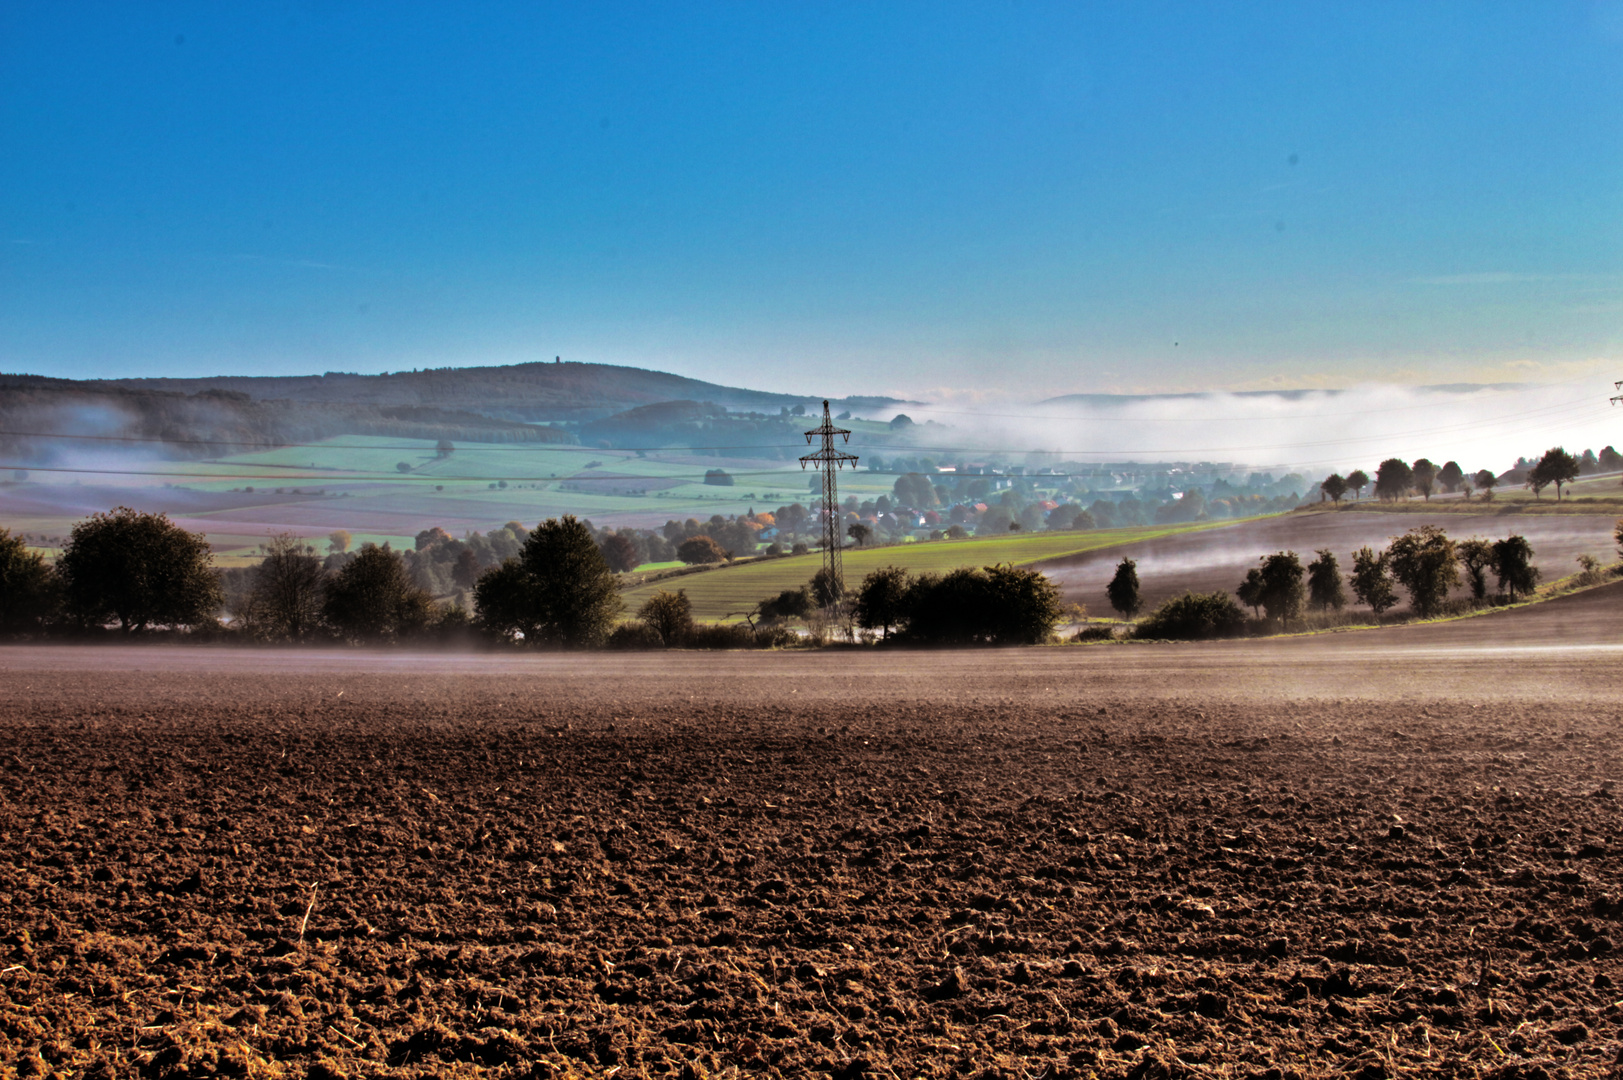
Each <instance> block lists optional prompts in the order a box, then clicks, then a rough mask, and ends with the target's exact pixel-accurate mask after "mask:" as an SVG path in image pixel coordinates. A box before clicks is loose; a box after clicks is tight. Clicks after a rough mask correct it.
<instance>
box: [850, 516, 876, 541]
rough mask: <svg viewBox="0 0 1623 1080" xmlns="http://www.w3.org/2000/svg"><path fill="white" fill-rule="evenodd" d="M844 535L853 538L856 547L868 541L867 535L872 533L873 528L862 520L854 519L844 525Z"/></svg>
mask: <svg viewBox="0 0 1623 1080" xmlns="http://www.w3.org/2000/svg"><path fill="white" fill-rule="evenodd" d="M845 535H847V536H849V537H850V538H851V539H853V540H855V541H856V542H857V547H861V546H862V545H863V544H866V543H867V542H868V537H870V536H872V535H873V530H872V529H870V528H868V526H866V525H864V524H862V522H860V521H856V522H852V523H851V524H850V525H847V526H846V528H845Z"/></svg>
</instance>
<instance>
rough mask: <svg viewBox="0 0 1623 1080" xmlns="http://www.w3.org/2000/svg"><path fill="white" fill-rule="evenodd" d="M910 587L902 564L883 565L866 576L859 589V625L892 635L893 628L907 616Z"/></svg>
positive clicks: (857, 616)
mask: <svg viewBox="0 0 1623 1080" xmlns="http://www.w3.org/2000/svg"><path fill="white" fill-rule="evenodd" d="M907 589H908V577H907V571H906V570H903V569H902V568H901V567H899V566H882V567H880V568H879V569H878V570H875V571H873V572H872V573H870V574H869V575H868V576H867V577H865V578H863V579H862V587H861V588H859V589H858V590H857V603H856V619H857V625H858V626H860V627H862V628H863V629H864V630H882V631H884V634H885V636H886V637H889V636H890V632H891V628H892V627H895V626H897V625H899V624H900V623H902V622H904V621H905V620H906V617H907Z"/></svg>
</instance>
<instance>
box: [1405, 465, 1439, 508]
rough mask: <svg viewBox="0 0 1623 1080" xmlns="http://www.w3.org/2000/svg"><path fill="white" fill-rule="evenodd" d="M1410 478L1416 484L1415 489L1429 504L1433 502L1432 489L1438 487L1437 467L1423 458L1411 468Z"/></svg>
mask: <svg viewBox="0 0 1623 1080" xmlns="http://www.w3.org/2000/svg"><path fill="white" fill-rule="evenodd" d="M1409 476H1410V479H1411V480H1412V481H1413V482H1414V486H1415V489H1416V490H1417V491H1419V492H1420V494H1421V495H1422V496H1423V497H1424V498H1425V500H1426V501H1427V502H1431V492H1432V489H1433V488H1435V487H1436V486H1437V466H1435V465H1433V464H1432V463H1431V462H1430V461H1429V460H1427V459H1426V458H1421V459H1420V460H1419V461H1416V462H1415V463H1414V465H1413V467H1411V468H1410V470H1409Z"/></svg>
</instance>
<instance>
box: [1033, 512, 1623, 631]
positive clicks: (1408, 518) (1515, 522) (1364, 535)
mask: <svg viewBox="0 0 1623 1080" xmlns="http://www.w3.org/2000/svg"><path fill="white" fill-rule="evenodd" d="M1512 505H1514V504H1512ZM1617 520H1618V519H1617V516H1616V514H1571V515H1566V516H1562V517H1555V516H1550V517H1536V516H1532V515H1528V514H1519V513H1517V514H1494V513H1488V514H1464V513H1459V512H1454V513H1447V512H1438V513H1436V514H1425V513H1402V514H1383V513H1341V514H1337V513H1303V512H1298V513H1293V514H1280V515H1277V516H1275V517H1267V518H1261V519H1259V520H1257V521H1248V522H1243V523H1241V524H1238V525H1233V526H1229V527H1227V528H1222V529H1213V530H1211V531H1209V532H1194V533H1188V534H1180V535H1177V536H1169V537H1165V538H1163V539H1158V540H1145V541H1140V542H1138V543H1133V544H1123V545H1120V546H1118V547H1112V548H1109V549H1104V550H1100V551H1092V552H1087V553H1084V554H1081V555H1071V556H1066V557H1065V558H1061V559H1051V560H1047V561H1044V562H1040V563H1037V564H1036V566H1037V569H1039V570H1042V571H1043V572H1044V573H1046V574H1047V575H1048V576H1049V577H1050V578H1052V579H1053V580H1054V581H1055V583H1056V584H1058V585H1059V586H1060V588H1061V590H1062V591H1063V592H1064V594H1065V598H1066V599H1067V600H1071V601H1075V602H1077V603H1080V604H1086V605H1087V606H1088V608H1089V610H1091V611H1093V612H1094V613H1095V614H1101V615H1108V614H1110V601H1109V600H1108V599H1107V598H1106V596H1105V585H1106V584H1108V583H1109V581H1110V578H1111V576H1112V575H1113V574H1115V572H1116V564H1117V563H1119V562H1121V560H1122V557H1123V556H1127V557H1130V558H1132V559H1134V560H1136V561H1137V563H1138V578H1139V581H1140V583H1141V585H1142V595H1143V599H1144V609H1145V610H1146V611H1153V610H1155V608H1156V607H1157V606H1159V605H1160V604H1161V603H1162V602H1163V601H1166V600H1169V599H1171V598H1172V597H1174V596H1179V595H1181V594H1183V593H1184V592H1186V591H1194V592H1219V591H1221V592H1228V593H1232V592H1233V591H1234V590H1235V588H1236V587H1238V586H1239V584H1240V582H1241V581H1243V580H1244V579H1245V574H1246V571H1247V570H1249V569H1251V568H1252V567H1253V566H1256V565H1257V563H1258V560H1259V559H1261V558H1262V557H1263V556H1264V555H1272V554H1273V553H1274V552H1276V551H1294V552H1296V553H1297V554H1298V555H1300V556H1301V558H1302V565H1304V566H1306V565H1307V564H1308V563H1309V562H1311V561H1312V560H1313V558H1314V555H1313V553H1314V552H1315V551H1317V550H1318V549H1320V548H1329V549H1330V550H1331V551H1333V552H1335V555H1336V558H1337V559H1338V560H1340V562H1341V571H1342V573H1343V575H1346V574H1350V573H1351V572H1352V555H1353V552H1355V551H1357V550H1358V549H1359V548H1361V547H1363V546H1364V545H1365V544H1368V545H1369V546H1370V547H1372V548H1374V549H1376V550H1377V551H1379V550H1380V549H1381V548H1384V547H1385V546H1386V545H1387V544H1388V543H1389V542H1390V541H1391V539H1392V538H1393V537H1395V536H1401V535H1402V534H1403V533H1404V532H1405V531H1406V530H1408V529H1412V528H1415V527H1416V526H1419V525H1438V526H1441V527H1442V528H1443V529H1444V530H1446V531H1447V533H1448V535H1449V536H1451V537H1453V538H1454V539H1455V540H1465V539H1468V538H1470V537H1473V536H1480V537H1484V538H1486V539H1489V540H1502V539H1504V538H1505V537H1506V536H1509V535H1511V534H1512V533H1518V534H1520V535H1522V536H1525V537H1527V539H1528V542H1529V543H1531V544H1532V545H1533V551H1534V555H1533V562H1534V563H1535V564H1536V565H1537V566H1538V567H1539V569H1540V570H1541V571H1542V572H1543V575H1544V580H1546V581H1553V580H1555V579H1556V578H1561V577H1565V576H1567V575H1568V574H1575V573H1577V572H1578V564H1577V561H1576V560H1577V558H1578V556H1579V555H1593V556H1595V557H1596V558H1598V559H1600V560H1601V561H1602V562H1611V561H1612V560H1613V559H1615V558H1616V549H1617V542H1616V541H1615V540H1614V539H1613V537H1612V532H1613V530H1614V529H1615V528H1616V524H1617ZM1399 595H1400V596H1401V595H1403V594H1402V593H1401V592H1400V593H1399ZM1454 595H1455V596H1458V597H1464V596H1467V595H1469V592H1468V590H1466V589H1465V588H1464V587H1463V586H1462V587H1461V588H1459V589H1457V590H1455V592H1454Z"/></svg>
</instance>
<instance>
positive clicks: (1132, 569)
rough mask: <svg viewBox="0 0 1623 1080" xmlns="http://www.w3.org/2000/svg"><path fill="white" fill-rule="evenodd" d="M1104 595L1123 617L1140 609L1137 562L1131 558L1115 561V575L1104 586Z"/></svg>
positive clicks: (1134, 613) (1129, 615)
mask: <svg viewBox="0 0 1623 1080" xmlns="http://www.w3.org/2000/svg"><path fill="white" fill-rule="evenodd" d="M1105 595H1106V596H1108V597H1109V598H1110V606H1111V607H1113V608H1115V609H1116V610H1117V611H1118V612H1120V613H1121V614H1122V615H1123V616H1124V617H1125V618H1129V619H1131V618H1132V617H1133V616H1135V615H1137V614H1138V613H1139V612H1140V611H1142V610H1143V608H1144V601H1142V600H1140V599H1139V596H1138V563H1136V562H1134V561H1133V560H1132V559H1123V560H1122V561H1121V562H1119V563H1117V564H1116V576H1115V577H1113V578H1111V579H1110V584H1109V585H1106V586H1105Z"/></svg>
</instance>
